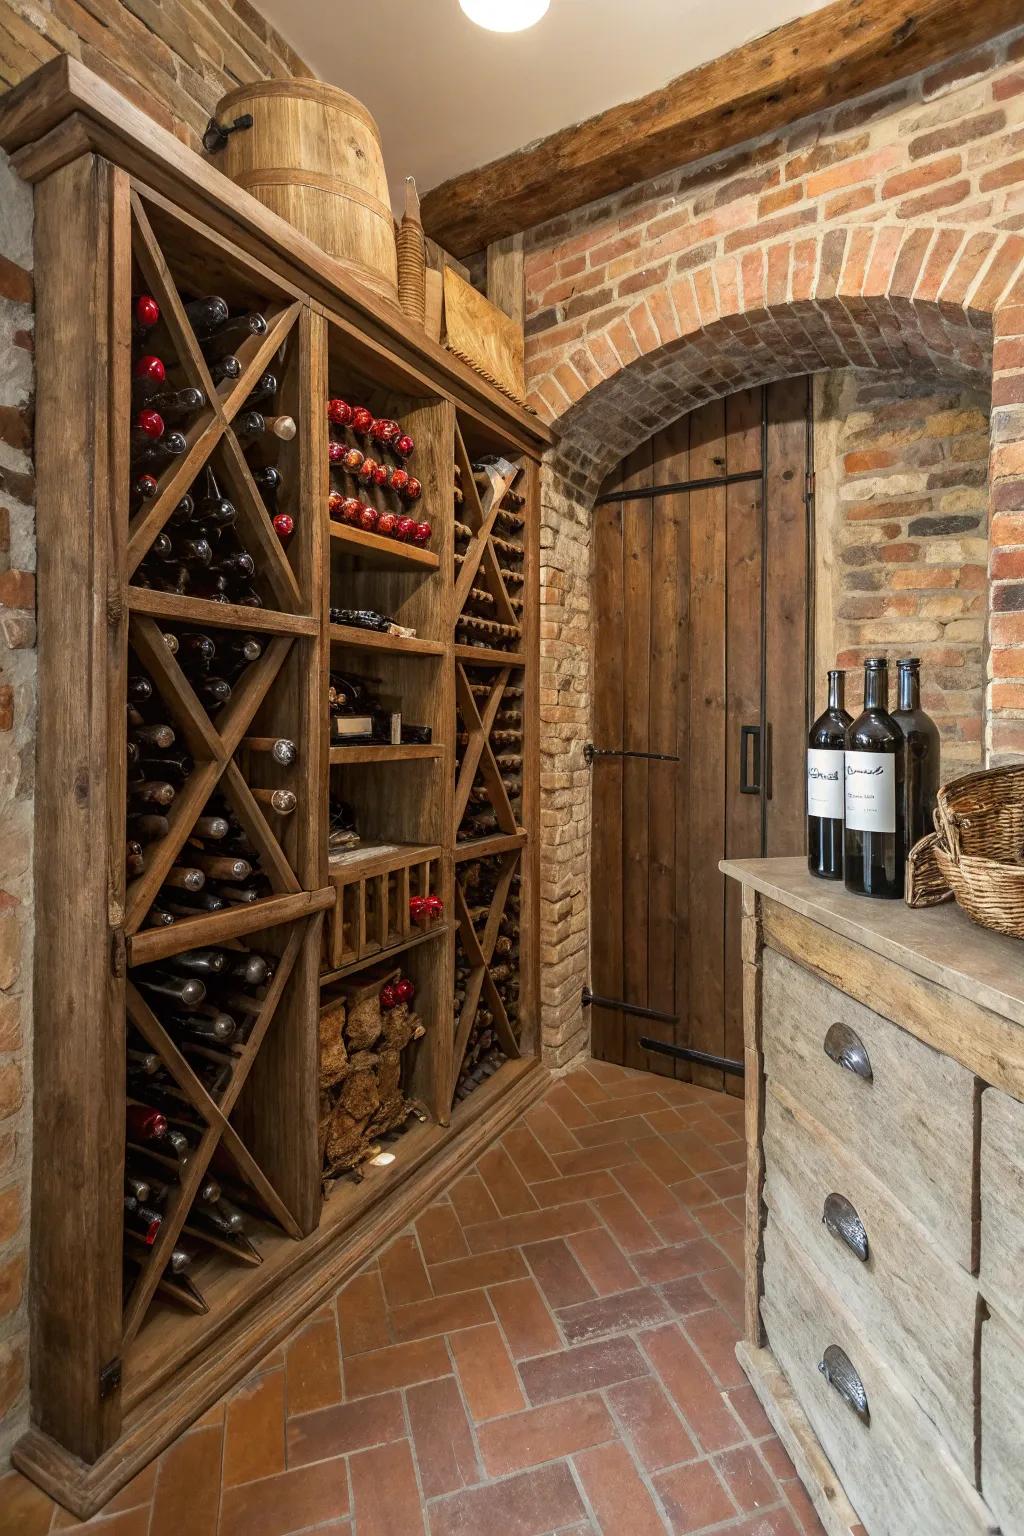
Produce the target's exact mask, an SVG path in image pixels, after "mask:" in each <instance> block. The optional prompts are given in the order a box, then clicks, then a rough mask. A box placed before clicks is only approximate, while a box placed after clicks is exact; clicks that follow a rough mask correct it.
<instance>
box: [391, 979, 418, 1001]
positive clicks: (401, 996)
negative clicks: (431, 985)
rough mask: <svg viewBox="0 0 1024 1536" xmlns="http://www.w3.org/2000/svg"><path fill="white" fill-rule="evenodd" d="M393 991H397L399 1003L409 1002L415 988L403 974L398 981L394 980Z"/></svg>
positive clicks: (413, 995)
mask: <svg viewBox="0 0 1024 1536" xmlns="http://www.w3.org/2000/svg"><path fill="white" fill-rule="evenodd" d="M395 991H396V992H397V993H398V1001H399V1002H400V1003H411V1002H412V1000H413V998H414V997H415V996H416V988H415V987H414V986H413V984H412V982H411V981H410V980H409V978H408V976H403V977H402V979H401V980H400V981H396V982H395Z"/></svg>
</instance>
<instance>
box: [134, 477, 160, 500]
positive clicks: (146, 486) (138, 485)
mask: <svg viewBox="0 0 1024 1536" xmlns="http://www.w3.org/2000/svg"><path fill="white" fill-rule="evenodd" d="M132 495H133V496H137V497H138V498H139V500H140V501H151V500H152V499H153V497H154V496H155V495H156V480H155V479H154V477H153V476H152V475H140V476H139V478H138V479H137V480H136V482H135V484H134V485H133V486H132Z"/></svg>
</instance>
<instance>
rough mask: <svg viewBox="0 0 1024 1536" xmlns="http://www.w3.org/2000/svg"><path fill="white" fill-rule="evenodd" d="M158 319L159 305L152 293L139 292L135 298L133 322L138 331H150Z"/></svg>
mask: <svg viewBox="0 0 1024 1536" xmlns="http://www.w3.org/2000/svg"><path fill="white" fill-rule="evenodd" d="M159 319H160V305H159V304H158V303H157V301H156V299H154V298H153V296H152V294H149V293H140V294H139V297H138V298H137V299H136V300H135V324H136V325H137V326H138V327H139V329H140V331H151V330H152V329H153V327H154V325H156V323H157V321H158V320H159Z"/></svg>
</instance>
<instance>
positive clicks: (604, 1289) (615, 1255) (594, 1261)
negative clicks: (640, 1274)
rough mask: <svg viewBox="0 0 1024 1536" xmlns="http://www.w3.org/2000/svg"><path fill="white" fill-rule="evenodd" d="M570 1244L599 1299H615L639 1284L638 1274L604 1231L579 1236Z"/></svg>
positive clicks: (569, 1242)
mask: <svg viewBox="0 0 1024 1536" xmlns="http://www.w3.org/2000/svg"><path fill="white" fill-rule="evenodd" d="M567 1242H568V1245H569V1247H570V1249H571V1250H572V1253H573V1255H574V1257H575V1258H576V1259H577V1260H578V1262H579V1264H580V1266H581V1268H582V1269H583V1271H584V1273H585V1274H586V1277H587V1279H588V1280H589V1281H590V1284H591V1285H592V1286H593V1288H594V1290H595V1291H596V1292H597V1294H598V1296H613V1295H614V1294H615V1292H616V1291H628V1290H631V1289H632V1288H633V1287H634V1286H635V1285H636V1284H637V1274H636V1270H635V1269H634V1268H633V1266H632V1264H631V1263H630V1262H629V1260H628V1259H627V1258H626V1255H625V1254H624V1253H623V1252H622V1249H621V1248H620V1247H619V1245H618V1243H617V1242H616V1241H615V1239H614V1238H613V1237H612V1235H611V1233H610V1232H606V1231H605V1229H604V1228H603V1227H595V1228H594V1230H593V1231H592V1232H576V1233H574V1234H573V1236H572V1237H570V1238H568V1239H567Z"/></svg>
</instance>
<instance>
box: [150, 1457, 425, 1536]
mask: <svg viewBox="0 0 1024 1536" xmlns="http://www.w3.org/2000/svg"><path fill="white" fill-rule="evenodd" d="M348 1509H349V1504H348V1469H347V1467H346V1464H345V1458H344V1457H343V1456H341V1457H339V1458H338V1459H337V1460H336V1461H318V1462H316V1463H315V1465H313V1466H310V1467H299V1468H298V1470H297V1471H295V1472H281V1473H279V1474H278V1476H277V1477H262V1478H260V1480H259V1481H258V1482H255V1483H243V1484H242V1486H241V1487H240V1488H228V1489H225V1492H224V1502H223V1505H222V1508H221V1520H220V1532H219V1536H291V1533H292V1532H293V1531H303V1530H305V1529H306V1527H307V1526H310V1525H322V1524H324V1523H325V1522H326V1521H327V1520H334V1519H337V1518H338V1517H339V1516H341V1515H347V1514H348ZM414 1529H415V1527H414ZM192 1530H193V1527H192V1526H191V1525H189V1524H188V1523H187V1521H186V1523H185V1524H184V1525H182V1526H181V1528H180V1536H184V1533H185V1532H186V1531H187V1532H188V1536H192Z"/></svg>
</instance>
